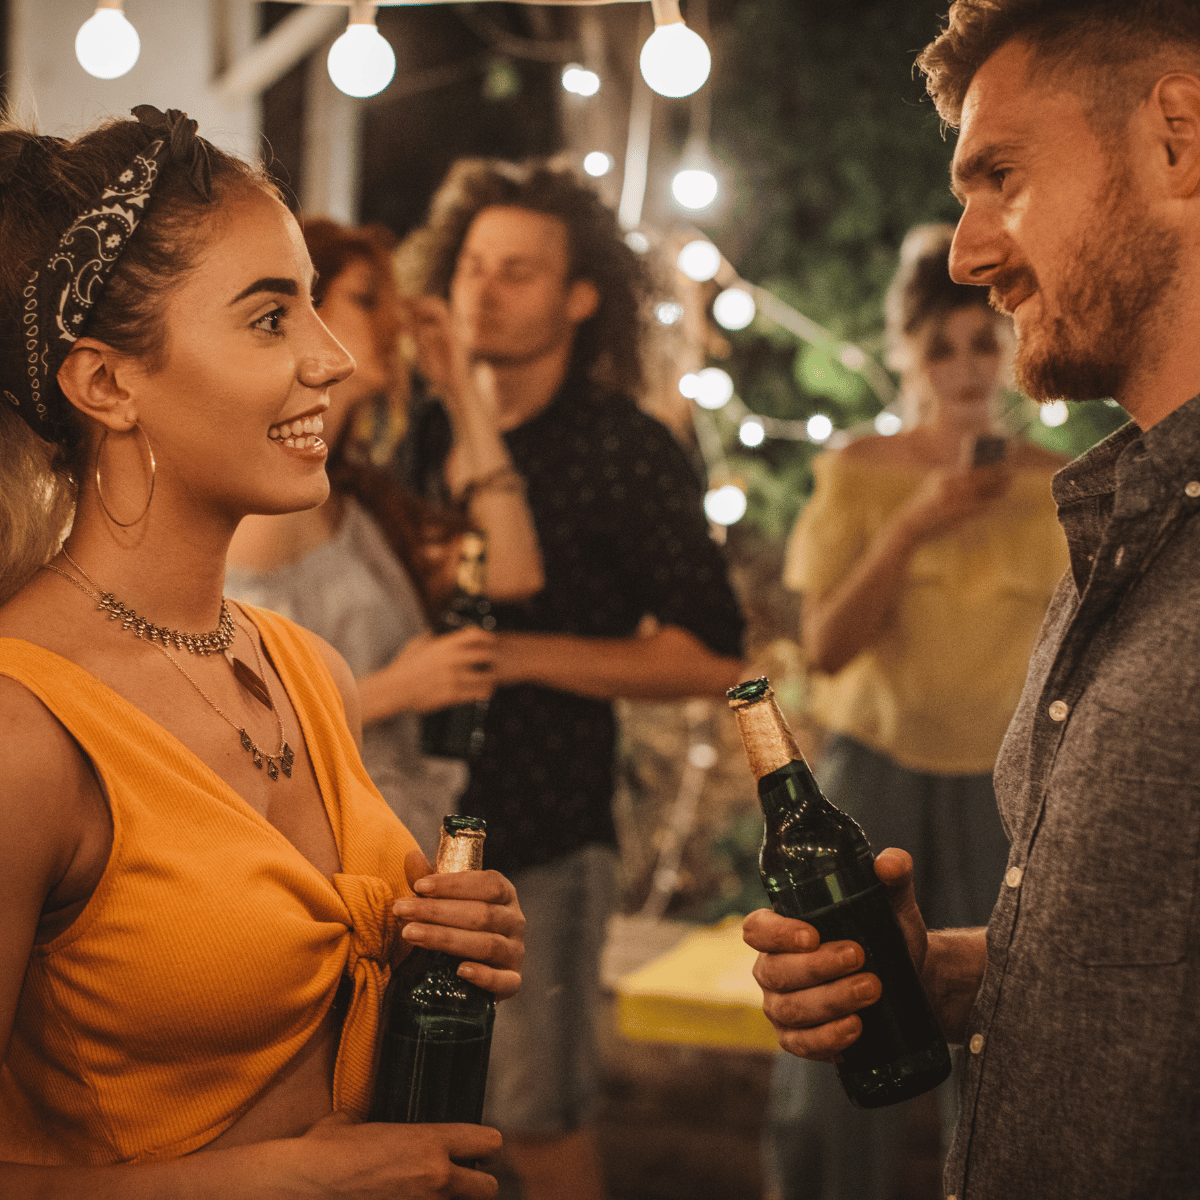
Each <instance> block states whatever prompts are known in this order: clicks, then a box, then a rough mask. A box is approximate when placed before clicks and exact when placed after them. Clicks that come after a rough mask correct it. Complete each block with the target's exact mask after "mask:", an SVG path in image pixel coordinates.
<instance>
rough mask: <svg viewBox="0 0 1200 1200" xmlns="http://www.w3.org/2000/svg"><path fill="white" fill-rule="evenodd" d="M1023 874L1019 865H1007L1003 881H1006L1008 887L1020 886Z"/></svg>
mask: <svg viewBox="0 0 1200 1200" xmlns="http://www.w3.org/2000/svg"><path fill="white" fill-rule="evenodd" d="M1024 874H1025V872H1024V871H1022V870H1021V868H1020V867H1009V868H1008V870H1007V871H1006V872H1005V873H1004V882H1005V883H1007V884H1008V886H1009V887H1010V888H1015V887H1020V886H1021V879H1022V877H1023V876H1024Z"/></svg>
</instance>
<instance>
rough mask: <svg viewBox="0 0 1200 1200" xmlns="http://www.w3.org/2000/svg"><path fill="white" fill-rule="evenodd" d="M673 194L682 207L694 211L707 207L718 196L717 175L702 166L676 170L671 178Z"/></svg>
mask: <svg viewBox="0 0 1200 1200" xmlns="http://www.w3.org/2000/svg"><path fill="white" fill-rule="evenodd" d="M671 195H672V196H674V197H675V203H676V204H678V205H679V206H680V208H686V209H689V210H690V211H692V212H695V211H696V210H698V209H701V208H707V207H708V206H709V205H710V204H711V203H712V202H713V201H714V200H715V199H716V198H717V177H716V176H715V175H714V174H713V173H712V172H711V171H706V170H704V169H703V168H702V167H688V168H685V169H684V170H682V171H676V172H675V178H674V179H672V180H671Z"/></svg>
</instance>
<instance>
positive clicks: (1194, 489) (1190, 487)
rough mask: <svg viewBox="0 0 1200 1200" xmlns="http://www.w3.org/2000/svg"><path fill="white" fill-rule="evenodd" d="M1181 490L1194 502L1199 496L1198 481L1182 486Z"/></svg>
mask: <svg viewBox="0 0 1200 1200" xmlns="http://www.w3.org/2000/svg"><path fill="white" fill-rule="evenodd" d="M1183 490H1184V491H1185V492H1187V494H1188V495H1189V496H1191V498H1192V499H1193V500H1195V498H1196V497H1197V496H1200V481H1198V480H1195V479H1193V480H1192V481H1191V482H1190V483H1186V484H1184V487H1183Z"/></svg>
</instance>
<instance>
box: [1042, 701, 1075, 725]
mask: <svg viewBox="0 0 1200 1200" xmlns="http://www.w3.org/2000/svg"><path fill="white" fill-rule="evenodd" d="M1047 711H1048V712H1049V713H1050V720H1052V721H1065V720H1066V719H1067V713H1069V712H1070V711H1071V706H1070V705H1069V704H1068V703H1067V702H1066V701H1065V700H1055V701H1054V703H1053V704H1051V705H1050V708H1049V709H1048V710H1047Z"/></svg>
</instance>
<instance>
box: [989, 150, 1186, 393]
mask: <svg viewBox="0 0 1200 1200" xmlns="http://www.w3.org/2000/svg"><path fill="white" fill-rule="evenodd" d="M1136 195H1137V193H1136V190H1135V185H1134V182H1133V180H1132V178H1131V177H1130V172H1129V171H1128V170H1127V169H1123V170H1120V171H1118V172H1116V173H1115V174H1114V176H1113V178H1112V179H1111V181H1110V184H1109V197H1110V198H1109V200H1108V202H1107V204H1106V205H1104V206H1103V207H1102V208H1101V207H1099V206H1097V211H1096V213H1095V216H1094V218H1093V219H1091V220H1089V221H1088V222H1087V223H1086V232H1085V234H1084V236H1083V237H1082V239H1081V240H1080V242H1079V247H1078V250H1077V251H1076V254H1075V258H1074V261H1073V262H1072V263H1071V266H1070V268H1069V269H1068V271H1067V273H1066V275H1065V276H1064V278H1063V280H1062V282H1061V283H1060V284H1059V285H1058V287H1057V288H1056V290H1055V294H1054V296H1053V298H1052V302H1051V298H1050V297H1047V296H1046V294H1045V293H1044V292H1043V305H1044V310H1043V311H1045V309H1050V308H1052V309H1054V310H1055V312H1056V315H1055V316H1053V317H1050V318H1048V320H1047V321H1046V323H1045V324H1044V325H1043V326H1042V327H1040V328H1039V329H1038V330H1036V331H1035V332H1034V333H1033V335H1032V336H1027V337H1026V338H1025V339H1023V340H1019V341H1018V343H1017V354H1016V362H1015V371H1016V377H1017V383H1018V385H1019V386H1020V388H1021V389H1022V391H1024V392H1025V394H1026V395H1028V396H1031V397H1032V398H1033V399H1034V400H1059V399H1063V400H1104V399H1108V398H1109V397H1113V396H1120V394H1121V393H1122V391H1123V389H1124V386H1125V384H1126V383H1127V382H1128V380H1129V376H1130V373H1131V371H1132V370H1133V369H1134V368H1135V366H1145V365H1146V364H1147V362H1148V361H1153V357H1154V356H1155V355H1156V354H1157V352H1158V350H1159V348H1160V347H1159V346H1158V344H1157V339H1156V338H1155V336H1154V329H1153V326H1154V321H1155V318H1156V317H1157V315H1158V312H1159V311H1160V309H1161V308H1162V306H1163V305H1164V302H1167V301H1168V299H1169V296H1170V293H1171V291H1172V290H1173V285H1174V284H1175V282H1176V279H1177V276H1178V271H1179V258H1180V237H1179V234H1178V233H1177V232H1175V231H1174V230H1172V229H1169V228H1167V227H1166V226H1164V225H1162V224H1159V223H1154V222H1152V221H1151V220H1150V218H1149V217H1148V215H1147V213H1146V210H1145V208H1144V206H1141V205H1139V204H1138V201H1137V199H1136ZM1039 287H1040V285H1039V283H1038V279H1037V276H1036V274H1035V273H1034V271H1033V269H1032V268H1031V267H1029V266H1017V267H1014V268H1012V269H1011V270H1008V271H1005V272H1003V273H1002V274H1001V275H1000V276H998V277H997V278H996V280H995V281H994V282H993V285H992V290H991V303H992V305H993V307H995V308H998V309H999V310H1000V311H1001V312H1006V311H1008V309H1007V308H1006V307H1005V306H1004V303H1003V298H1004V297H1006V296H1008V297H1014V298H1019V297H1024V296H1028V295H1031V294H1032V293H1033V292H1035V291H1037V290H1039Z"/></svg>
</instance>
